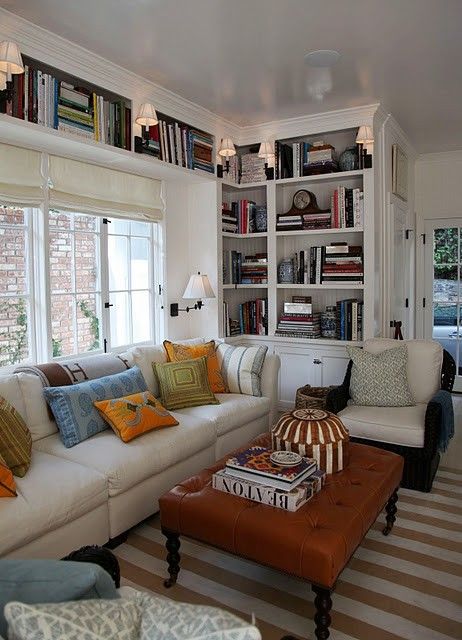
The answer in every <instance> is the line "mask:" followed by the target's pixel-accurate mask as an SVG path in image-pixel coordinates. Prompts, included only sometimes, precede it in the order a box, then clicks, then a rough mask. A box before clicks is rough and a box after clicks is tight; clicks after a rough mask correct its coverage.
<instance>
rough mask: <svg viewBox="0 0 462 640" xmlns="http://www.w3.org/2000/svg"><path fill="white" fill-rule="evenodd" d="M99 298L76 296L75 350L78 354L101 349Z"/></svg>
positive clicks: (90, 295)
mask: <svg viewBox="0 0 462 640" xmlns="http://www.w3.org/2000/svg"><path fill="white" fill-rule="evenodd" d="M100 315H101V314H100V304H99V296H98V297H97V296H96V295H94V294H87V295H81V296H77V350H78V353H83V352H85V351H94V350H95V349H100V348H101V338H100V327H101V321H100Z"/></svg>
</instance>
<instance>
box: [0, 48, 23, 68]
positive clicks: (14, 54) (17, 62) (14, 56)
mask: <svg viewBox="0 0 462 640" xmlns="http://www.w3.org/2000/svg"><path fill="white" fill-rule="evenodd" d="M0 71H3V73H7V74H8V73H23V72H24V64H23V62H22V57H21V52H20V51H19V47H18V45H17V44H16V42H8V40H3V42H0Z"/></svg>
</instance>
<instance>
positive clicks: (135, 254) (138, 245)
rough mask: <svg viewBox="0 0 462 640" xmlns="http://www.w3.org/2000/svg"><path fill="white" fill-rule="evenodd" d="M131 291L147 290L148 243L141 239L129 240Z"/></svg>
mask: <svg viewBox="0 0 462 640" xmlns="http://www.w3.org/2000/svg"><path fill="white" fill-rule="evenodd" d="M131 268H132V272H131V283H132V289H148V288H149V241H148V240H144V239H143V238H132V240H131Z"/></svg>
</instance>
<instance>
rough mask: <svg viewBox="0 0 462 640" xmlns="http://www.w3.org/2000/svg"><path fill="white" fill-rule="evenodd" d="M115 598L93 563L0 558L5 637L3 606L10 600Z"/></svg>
mask: <svg viewBox="0 0 462 640" xmlns="http://www.w3.org/2000/svg"><path fill="white" fill-rule="evenodd" d="M118 597H119V595H118V593H117V590H116V588H115V586H114V582H113V581H112V578H111V576H110V575H109V574H108V573H106V571H104V569H102V568H101V567H99V566H98V565H96V564H91V563H83V562H61V561H60V560H10V559H7V560H0V635H2V636H4V637H5V638H6V629H7V627H6V620H5V619H4V617H3V608H4V606H5V604H6V603H7V602H11V601H12V600H20V601H21V602H25V603H29V604H35V603H38V602H66V601H68V600H86V599H90V598H93V599H94V598H108V599H112V598H118Z"/></svg>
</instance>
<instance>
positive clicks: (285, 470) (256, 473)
mask: <svg viewBox="0 0 462 640" xmlns="http://www.w3.org/2000/svg"><path fill="white" fill-rule="evenodd" d="M272 453H273V452H272V450H271V449H266V448H264V447H250V448H249V449H246V450H245V451H241V452H240V453H238V454H237V455H236V456H234V457H233V458H229V460H228V461H227V462H226V469H227V471H228V473H229V474H230V475H233V476H235V477H237V478H241V479H247V480H252V478H253V480H254V481H255V482H260V483H262V484H266V485H268V486H270V487H273V488H276V489H284V490H286V491H290V489H293V488H294V487H296V486H297V485H298V484H300V482H302V480H305V479H306V478H308V476H310V475H311V474H312V473H313V472H314V471H316V469H317V464H316V460H313V459H311V458H302V461H301V463H300V464H298V465H297V466H296V467H281V466H280V465H277V464H274V463H273V462H271V459H270V456H271V454H272Z"/></svg>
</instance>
